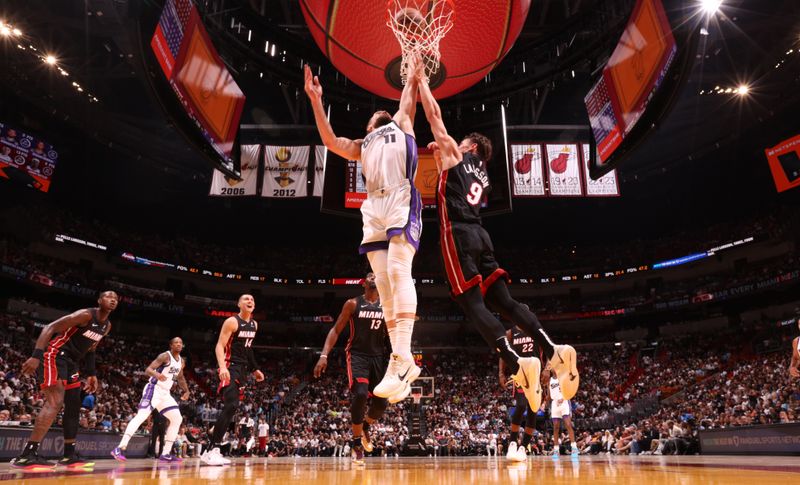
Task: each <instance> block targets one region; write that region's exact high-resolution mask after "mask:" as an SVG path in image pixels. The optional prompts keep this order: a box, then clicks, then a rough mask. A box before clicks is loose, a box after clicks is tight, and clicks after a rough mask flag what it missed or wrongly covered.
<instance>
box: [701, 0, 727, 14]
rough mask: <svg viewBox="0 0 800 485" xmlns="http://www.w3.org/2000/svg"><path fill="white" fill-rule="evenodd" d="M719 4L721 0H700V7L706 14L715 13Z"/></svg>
mask: <svg viewBox="0 0 800 485" xmlns="http://www.w3.org/2000/svg"><path fill="white" fill-rule="evenodd" d="M720 5H722V0H700V8H701V9H702V10H703V12H705V13H706V15H708V16H711V15H714V14H715V13H717V11H718V10H719V7H720Z"/></svg>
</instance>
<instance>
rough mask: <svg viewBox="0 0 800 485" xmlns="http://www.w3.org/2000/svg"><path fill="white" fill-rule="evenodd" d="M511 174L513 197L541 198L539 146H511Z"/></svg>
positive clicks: (542, 187)
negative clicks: (512, 175) (512, 176)
mask: <svg viewBox="0 0 800 485" xmlns="http://www.w3.org/2000/svg"><path fill="white" fill-rule="evenodd" d="M510 161H511V172H512V173H513V174H514V182H513V185H512V195H513V196H514V197H541V196H544V195H546V194H545V190H544V169H543V168H542V146H541V145H530V144H524V145H511V159H510Z"/></svg>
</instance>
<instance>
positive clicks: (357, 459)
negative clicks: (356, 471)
mask: <svg viewBox="0 0 800 485" xmlns="http://www.w3.org/2000/svg"><path fill="white" fill-rule="evenodd" d="M350 456H351V457H352V460H353V465H363V464H364V448H362V447H360V446H356V447H354V448H353V451H352V452H351V453H350Z"/></svg>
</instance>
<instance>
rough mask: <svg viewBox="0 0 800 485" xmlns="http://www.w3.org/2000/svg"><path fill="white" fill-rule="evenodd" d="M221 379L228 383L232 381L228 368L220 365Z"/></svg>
mask: <svg viewBox="0 0 800 485" xmlns="http://www.w3.org/2000/svg"><path fill="white" fill-rule="evenodd" d="M218 372H219V380H220V382H222V383H223V384H225V385H227V384H228V383H229V382H230V381H231V373H230V371H228V369H227V368H222V367H220V369H219V371H218Z"/></svg>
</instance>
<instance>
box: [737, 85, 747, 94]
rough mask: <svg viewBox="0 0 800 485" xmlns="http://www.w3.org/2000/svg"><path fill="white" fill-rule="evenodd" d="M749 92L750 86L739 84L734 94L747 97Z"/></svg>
mask: <svg viewBox="0 0 800 485" xmlns="http://www.w3.org/2000/svg"><path fill="white" fill-rule="evenodd" d="M749 92H750V86H748V85H747V84H740V85H739V87H738V88H737V89H736V94H738V95H739V96H747V94H748V93H749Z"/></svg>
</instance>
